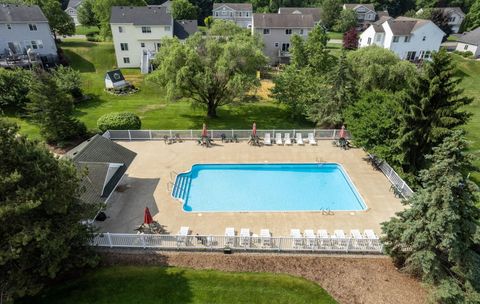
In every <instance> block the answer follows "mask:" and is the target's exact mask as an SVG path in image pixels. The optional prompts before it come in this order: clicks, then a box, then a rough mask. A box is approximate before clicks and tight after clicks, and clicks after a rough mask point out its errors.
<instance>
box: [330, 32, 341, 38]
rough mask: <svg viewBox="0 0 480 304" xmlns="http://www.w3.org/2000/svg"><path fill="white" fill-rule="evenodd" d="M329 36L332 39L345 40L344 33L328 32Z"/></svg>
mask: <svg viewBox="0 0 480 304" xmlns="http://www.w3.org/2000/svg"><path fill="white" fill-rule="evenodd" d="M327 35H328V37H329V38H330V39H343V33H340V32H328V33H327Z"/></svg>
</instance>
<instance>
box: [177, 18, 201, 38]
mask: <svg viewBox="0 0 480 304" xmlns="http://www.w3.org/2000/svg"><path fill="white" fill-rule="evenodd" d="M196 32H198V25H197V20H175V21H174V22H173V35H174V36H175V37H177V38H178V39H180V40H183V39H187V38H188V37H189V36H190V35H193V34H195V33H196Z"/></svg>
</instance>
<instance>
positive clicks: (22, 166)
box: [0, 119, 100, 303]
mask: <svg viewBox="0 0 480 304" xmlns="http://www.w3.org/2000/svg"><path fill="white" fill-rule="evenodd" d="M17 132H18V127H17V126H15V125H13V124H11V123H7V122H6V121H4V120H1V119H0V159H1V161H0V239H1V240H2V241H1V243H0V303H9V302H10V301H12V299H14V298H18V297H22V296H24V295H34V294H36V293H37V292H38V291H39V290H40V289H41V288H42V287H43V286H44V285H45V284H46V283H47V282H48V280H49V279H53V278H55V277H57V276H58V275H59V274H61V273H63V272H65V271H68V270H71V269H73V268H77V267H84V266H86V265H93V264H94V263H95V262H96V258H95V256H94V255H93V252H92V248H91V247H90V246H89V241H90V240H91V233H92V231H91V229H90V228H89V227H88V226H86V225H83V224H81V221H82V220H85V219H88V218H91V217H92V216H94V214H92V211H93V212H96V210H98V208H99V207H100V206H95V205H87V204H85V203H81V202H80V201H79V199H78V198H79V195H80V191H81V189H80V187H79V183H80V177H79V176H78V173H77V170H76V168H75V167H74V166H73V164H72V163H71V162H69V161H66V160H59V159H56V158H55V157H54V156H53V154H52V153H50V152H49V151H48V150H47V149H46V148H45V147H44V146H43V145H41V144H38V143H36V142H33V141H30V140H28V139H26V138H24V137H22V136H19V135H18V134H17Z"/></svg>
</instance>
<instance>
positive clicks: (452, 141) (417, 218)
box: [382, 130, 480, 304]
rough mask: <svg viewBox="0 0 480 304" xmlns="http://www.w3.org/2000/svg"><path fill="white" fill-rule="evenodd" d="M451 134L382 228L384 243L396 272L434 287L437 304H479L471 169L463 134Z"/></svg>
mask: <svg viewBox="0 0 480 304" xmlns="http://www.w3.org/2000/svg"><path fill="white" fill-rule="evenodd" d="M450 134H451V136H448V137H446V138H445V139H444V141H443V142H442V143H441V144H440V146H439V147H435V148H433V154H432V155H429V156H427V157H426V158H427V159H428V160H429V161H432V164H431V166H430V167H429V168H428V169H427V170H422V171H421V172H420V180H421V182H422V186H421V188H419V189H418V190H417V192H416V193H415V194H414V195H413V196H412V197H411V198H410V200H409V201H408V202H406V204H407V206H408V207H409V208H407V209H405V210H404V211H401V212H399V213H397V217H395V218H392V219H391V220H390V221H388V222H386V223H383V224H382V229H383V231H384V233H385V235H386V236H385V237H384V238H383V242H384V244H385V251H386V252H387V254H389V255H390V256H392V258H393V259H394V261H395V262H396V263H397V264H398V265H399V266H401V267H402V268H404V269H405V270H406V271H408V272H409V273H412V274H415V275H418V276H420V277H421V278H422V279H423V280H424V281H425V282H427V283H429V284H433V285H434V286H436V287H437V289H436V291H435V293H434V296H435V297H436V300H437V301H438V302H439V303H452V304H453V303H479V301H480V294H479V292H480V255H479V251H478V245H479V240H478V237H477V239H476V241H475V237H474V235H475V233H476V232H477V231H478V229H479V221H480V209H479V208H478V207H477V206H475V202H476V197H475V195H476V194H478V187H477V186H476V185H475V183H473V182H472V181H470V180H469V179H468V175H467V174H466V173H467V172H469V171H470V170H473V167H472V157H471V156H470V155H468V154H466V153H465V149H466V148H467V143H466V141H465V139H464V137H463V132H462V131H460V130H457V131H454V132H450Z"/></svg>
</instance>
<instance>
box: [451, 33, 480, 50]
mask: <svg viewBox="0 0 480 304" xmlns="http://www.w3.org/2000/svg"><path fill="white" fill-rule="evenodd" d="M456 50H457V51H460V52H469V51H470V52H472V53H473V56H475V57H480V27H477V28H476V29H474V30H473V31H470V32H468V33H465V34H464V35H463V36H461V37H460V38H459V39H458V44H457V48H456Z"/></svg>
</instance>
